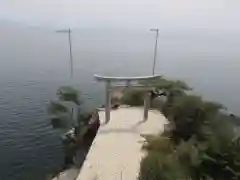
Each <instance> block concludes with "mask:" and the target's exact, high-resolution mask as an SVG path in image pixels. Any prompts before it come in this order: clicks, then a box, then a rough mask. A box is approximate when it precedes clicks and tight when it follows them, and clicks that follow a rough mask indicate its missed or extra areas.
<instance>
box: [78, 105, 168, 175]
mask: <svg viewBox="0 0 240 180" xmlns="http://www.w3.org/2000/svg"><path fill="white" fill-rule="evenodd" d="M142 118H143V108H137V107H128V108H127V107H125V108H123V107H121V108H119V109H118V110H112V111H111V120H110V122H109V123H108V124H103V125H101V127H100V128H99V131H98V133H97V135H96V137H95V139H94V141H93V144H92V146H91V148H90V150H89V152H88V155H87V157H86V160H85V162H84V164H83V166H82V169H81V171H80V173H79V175H78V178H77V180H137V177H138V173H139V166H140V161H141V158H142V157H143V155H144V153H143V151H142V150H141V147H142V142H143V141H144V139H143V138H142V137H141V136H140V135H141V134H158V133H160V132H162V131H163V128H164V124H166V123H167V120H166V119H165V117H164V116H163V115H162V114H161V113H160V112H159V111H156V110H150V111H149V118H148V120H147V121H146V122H142ZM100 119H101V121H102V122H104V120H105V114H104V112H100Z"/></svg>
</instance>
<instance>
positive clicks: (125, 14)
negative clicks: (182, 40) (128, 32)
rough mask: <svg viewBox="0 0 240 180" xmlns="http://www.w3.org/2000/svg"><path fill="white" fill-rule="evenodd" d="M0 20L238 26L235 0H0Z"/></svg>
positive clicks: (239, 16) (239, 9) (115, 25)
mask: <svg viewBox="0 0 240 180" xmlns="http://www.w3.org/2000/svg"><path fill="white" fill-rule="evenodd" d="M0 19H1V20H4V21H6V20H7V21H15V22H20V23H27V24H30V25H41V26H70V27H96V28H97V27H101V28H104V27H110V28H111V27H112V28H125V27H128V28H149V27H166V28H180V29H181V28H204V29H205V28H208V29H234V30H236V29H240V28H239V27H240V25H239V24H240V23H239V22H240V2H239V0H1V1H0Z"/></svg>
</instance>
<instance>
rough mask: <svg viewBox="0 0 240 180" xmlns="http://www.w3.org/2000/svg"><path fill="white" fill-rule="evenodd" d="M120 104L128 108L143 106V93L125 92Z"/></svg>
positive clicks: (137, 91) (135, 91)
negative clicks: (128, 106)
mask: <svg viewBox="0 0 240 180" xmlns="http://www.w3.org/2000/svg"><path fill="white" fill-rule="evenodd" d="M121 102H122V104H127V105H130V106H142V105H143V102H144V100H143V92H142V91H139V90H127V91H126V92H125V93H124V95H123V97H122V100H121Z"/></svg>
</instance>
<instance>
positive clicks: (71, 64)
mask: <svg viewBox="0 0 240 180" xmlns="http://www.w3.org/2000/svg"><path fill="white" fill-rule="evenodd" d="M68 40H69V52H70V71H71V78H72V77H73V56H72V39H71V29H70V28H69V30H68Z"/></svg>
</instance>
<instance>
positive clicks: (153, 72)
mask: <svg viewBox="0 0 240 180" xmlns="http://www.w3.org/2000/svg"><path fill="white" fill-rule="evenodd" d="M150 31H155V32H156V41H155V47H154V57H153V68H152V74H153V75H154V74H155V66H156V59H157V46H158V33H159V29H151V30H150Z"/></svg>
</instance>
